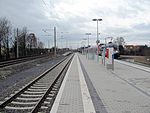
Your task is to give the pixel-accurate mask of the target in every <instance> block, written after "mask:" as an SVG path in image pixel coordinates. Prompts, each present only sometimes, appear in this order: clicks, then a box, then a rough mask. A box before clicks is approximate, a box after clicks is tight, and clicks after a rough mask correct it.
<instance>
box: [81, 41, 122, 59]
mask: <svg viewBox="0 0 150 113" xmlns="http://www.w3.org/2000/svg"><path fill="white" fill-rule="evenodd" d="M97 48H98V55H99V56H101V55H102V52H103V50H104V49H105V56H106V50H107V48H113V49H114V58H115V59H118V57H120V53H119V47H118V46H117V45H116V44H113V43H109V44H107V45H104V44H99V45H98V47H97V46H92V47H89V48H83V49H85V51H86V52H88V50H89V51H91V50H92V51H94V52H95V54H97Z"/></svg>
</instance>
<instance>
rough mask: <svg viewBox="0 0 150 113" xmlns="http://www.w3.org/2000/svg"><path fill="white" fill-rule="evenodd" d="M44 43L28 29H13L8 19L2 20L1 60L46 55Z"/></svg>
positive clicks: (0, 31)
mask: <svg viewBox="0 0 150 113" xmlns="http://www.w3.org/2000/svg"><path fill="white" fill-rule="evenodd" d="M44 52H45V50H44V43H43V42H41V41H40V40H39V39H38V38H37V37H36V36H35V34H34V33H28V30H27V27H23V28H21V29H18V28H13V27H12V24H11V22H10V21H9V20H8V19H6V18H0V60H7V59H10V58H18V57H25V56H30V55H38V54H41V53H44Z"/></svg>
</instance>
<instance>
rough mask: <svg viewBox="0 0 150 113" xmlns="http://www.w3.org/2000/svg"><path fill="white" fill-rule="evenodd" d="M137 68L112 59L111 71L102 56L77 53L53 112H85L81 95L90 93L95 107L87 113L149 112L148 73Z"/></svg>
mask: <svg viewBox="0 0 150 113" xmlns="http://www.w3.org/2000/svg"><path fill="white" fill-rule="evenodd" d="M78 59H79V62H80V63H79V62H78ZM79 64H80V65H79ZM79 67H81V69H82V74H83V75H82V74H80V71H79V70H80V68H79ZM139 68H140V67H138V68H136V65H134V66H132V65H130V63H129V64H124V63H122V62H117V61H115V69H114V71H112V70H107V69H106V67H105V66H103V65H102V64H101V59H99V62H97V61H96V60H88V59H87V58H86V56H85V55H81V54H76V55H75V56H74V59H73V61H72V63H71V65H70V67H69V70H68V72H67V74H66V77H65V79H66V80H64V81H65V82H64V81H63V82H64V85H62V86H64V87H61V89H60V91H59V93H58V96H57V98H56V101H55V104H54V106H53V108H52V112H53V111H55V112H57V113H87V112H85V105H84V104H85V102H84V100H83V99H84V97H83V96H85V95H86V94H88V93H89V95H90V97H88V98H89V100H91V102H92V103H91V106H92V107H94V110H95V111H92V112H90V111H89V113H94V112H96V113H150V87H149V86H150V74H149V72H148V71H147V70H146V71H145V70H143V69H139ZM142 68H144V67H142ZM80 75H82V77H84V80H85V82H86V86H87V89H88V93H87V92H86V93H85V95H83V91H82V90H83V89H82V85H81V83H80V77H81V76H80ZM60 92H61V93H60ZM89 105H90V104H89ZM53 113H54V112H53Z"/></svg>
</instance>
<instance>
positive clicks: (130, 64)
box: [115, 60, 150, 72]
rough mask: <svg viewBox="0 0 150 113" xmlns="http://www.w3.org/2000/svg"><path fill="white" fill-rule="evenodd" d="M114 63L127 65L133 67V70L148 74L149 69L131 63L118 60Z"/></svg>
mask: <svg viewBox="0 0 150 113" xmlns="http://www.w3.org/2000/svg"><path fill="white" fill-rule="evenodd" d="M115 62H118V63H121V64H125V65H129V66H132V67H135V68H138V69H141V70H144V71H147V72H150V68H149V67H145V66H140V65H137V64H132V63H129V62H125V61H119V60H115Z"/></svg>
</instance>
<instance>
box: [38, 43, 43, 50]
mask: <svg viewBox="0 0 150 113" xmlns="http://www.w3.org/2000/svg"><path fill="white" fill-rule="evenodd" d="M38 48H40V49H42V48H44V43H43V42H41V41H38Z"/></svg>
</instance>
